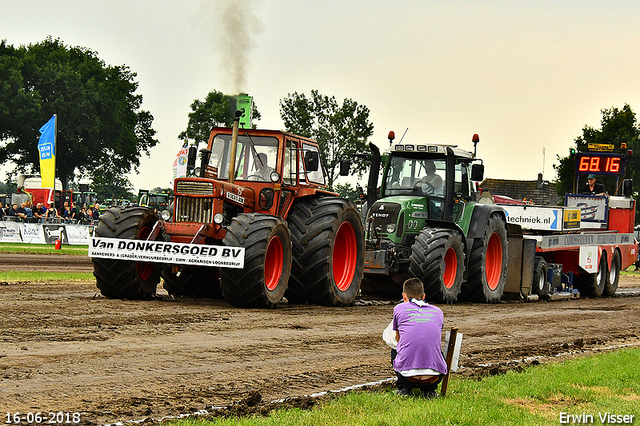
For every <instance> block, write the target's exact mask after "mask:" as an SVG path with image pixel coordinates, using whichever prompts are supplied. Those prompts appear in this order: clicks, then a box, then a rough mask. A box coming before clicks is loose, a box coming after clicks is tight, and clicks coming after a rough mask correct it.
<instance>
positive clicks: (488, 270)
mask: <svg viewBox="0 0 640 426" xmlns="http://www.w3.org/2000/svg"><path fill="white" fill-rule="evenodd" d="M506 281H507V227H506V225H505V223H504V221H503V220H502V219H501V218H500V217H499V216H497V215H493V216H491V217H490V218H489V220H488V221H487V226H486V228H485V231H484V235H483V236H482V237H481V238H477V239H476V240H475V241H474V242H473V248H472V250H471V254H470V256H469V271H468V274H467V281H466V282H465V283H464V284H463V285H462V292H463V294H464V296H465V297H466V298H467V299H468V300H470V301H472V302H481V303H498V302H499V301H500V298H501V297H502V293H503V291H504V285H505V283H506Z"/></svg>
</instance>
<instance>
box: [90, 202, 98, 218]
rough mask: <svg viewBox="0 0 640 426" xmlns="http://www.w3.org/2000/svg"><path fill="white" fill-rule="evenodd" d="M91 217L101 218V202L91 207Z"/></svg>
mask: <svg viewBox="0 0 640 426" xmlns="http://www.w3.org/2000/svg"><path fill="white" fill-rule="evenodd" d="M90 212H91V219H93V220H98V219H99V218H100V204H98V203H95V204H94V205H93V207H91V210H90Z"/></svg>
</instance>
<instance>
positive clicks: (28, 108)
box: [0, 37, 158, 188]
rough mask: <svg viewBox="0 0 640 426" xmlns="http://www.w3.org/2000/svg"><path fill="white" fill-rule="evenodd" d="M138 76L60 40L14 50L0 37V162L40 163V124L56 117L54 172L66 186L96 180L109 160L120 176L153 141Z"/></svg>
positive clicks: (31, 166)
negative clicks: (75, 181)
mask: <svg viewBox="0 0 640 426" xmlns="http://www.w3.org/2000/svg"><path fill="white" fill-rule="evenodd" d="M135 77H136V74H135V73H134V72H132V71H131V70H130V69H129V68H128V67H127V66H125V65H121V66H110V65H106V64H105V63H104V62H103V61H102V60H101V59H99V58H98V55H97V53H96V52H93V51H91V50H89V49H87V48H83V47H70V46H65V45H64V44H63V43H62V42H61V41H60V40H59V39H56V40H53V39H52V38H51V37H48V38H47V39H46V40H44V41H43V42H40V43H36V44H30V45H28V46H20V47H17V48H16V47H13V46H11V45H8V44H7V43H6V40H3V41H2V42H0V162H5V161H7V160H9V161H12V162H14V163H15V164H16V165H17V170H18V171H20V172H26V173H33V172H37V171H38V170H39V168H40V164H39V155H38V150H37V141H38V137H39V136H40V133H39V129H40V127H41V126H42V125H43V124H45V123H46V122H47V121H49V119H50V118H51V116H52V115H53V114H57V116H58V125H57V134H56V137H57V141H56V177H58V178H59V179H60V180H61V181H62V184H63V186H64V187H65V188H66V187H67V183H68V182H69V181H70V180H73V178H74V176H80V175H81V176H83V177H89V178H96V177H98V176H97V173H98V171H100V172H102V171H103V167H104V166H103V165H104V164H108V165H109V166H108V167H109V172H110V173H111V175H112V176H114V177H117V178H119V179H122V181H123V182H124V181H127V182H128V180H126V178H122V176H124V175H125V174H126V173H129V172H131V170H132V169H133V170H136V171H137V170H138V167H139V166H140V156H141V154H142V153H145V154H146V155H149V149H150V148H152V147H153V146H155V145H156V144H157V143H158V141H157V140H156V139H154V135H155V133H156V132H155V130H153V129H152V127H151V124H152V122H153V117H152V115H151V114H150V113H149V112H147V111H143V110H140V106H141V104H142V96H141V95H137V94H135V91H136V89H137V88H138V83H137V82H136V81H135V80H134V79H135Z"/></svg>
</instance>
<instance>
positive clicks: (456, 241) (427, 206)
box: [362, 132, 508, 303]
mask: <svg viewBox="0 0 640 426" xmlns="http://www.w3.org/2000/svg"><path fill="white" fill-rule="evenodd" d="M393 140H394V135H393V132H390V133H389V145H390V146H389V149H388V150H387V152H385V155H383V156H381V155H380V151H379V149H378V148H377V147H376V146H375V145H373V144H370V147H371V150H372V155H371V170H370V175H369V182H368V185H367V201H366V202H365V204H364V208H363V217H366V223H365V230H366V244H365V268H364V273H365V279H364V281H363V283H362V288H363V289H364V290H371V291H381V290H382V291H398V290H400V291H401V288H402V287H401V285H402V283H403V282H404V280H405V279H406V278H408V277H418V278H420V279H421V280H422V282H423V283H424V286H425V293H426V295H427V300H431V301H438V302H446V303H453V302H455V301H456V300H458V298H461V299H464V300H468V301H474V302H483V303H496V302H498V301H499V300H500V297H501V296H502V293H503V290H504V286H505V282H506V276H507V256H508V254H507V253H508V252H507V236H508V231H507V224H506V218H505V213H504V210H503V209H502V208H500V207H498V206H496V205H493V204H478V203H476V188H475V185H474V183H473V181H481V180H482V179H483V174H484V166H483V165H482V163H481V162H480V161H479V160H476V158H475V149H476V145H477V143H478V141H479V138H478V135H474V136H473V142H474V152H473V153H471V152H469V151H465V150H463V149H460V148H458V147H457V146H452V145H436V144H427V143H420V142H418V143H404V144H403V143H393ZM381 166H382V182H381V183H380V186H379V187H378V176H379V174H380V167H381Z"/></svg>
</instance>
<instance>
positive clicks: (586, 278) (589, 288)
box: [577, 251, 613, 297]
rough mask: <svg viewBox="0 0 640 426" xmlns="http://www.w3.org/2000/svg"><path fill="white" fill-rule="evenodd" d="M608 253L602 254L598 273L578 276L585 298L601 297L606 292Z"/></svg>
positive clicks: (581, 291)
mask: <svg viewBox="0 0 640 426" xmlns="http://www.w3.org/2000/svg"><path fill="white" fill-rule="evenodd" d="M612 260H613V259H612ZM608 272H609V269H608V268H607V252H605V251H603V252H602V253H600V262H599V263H598V272H597V273H595V274H588V273H586V272H585V273H583V274H580V275H578V277H577V278H578V285H579V288H580V293H582V294H583V295H585V296H595V297H600V296H602V293H603V292H604V288H605V285H606V283H607V275H608Z"/></svg>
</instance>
